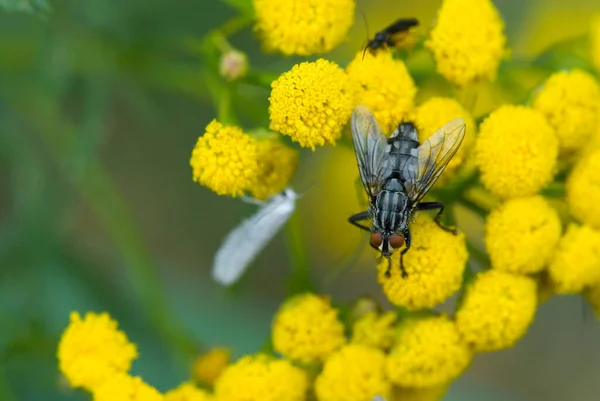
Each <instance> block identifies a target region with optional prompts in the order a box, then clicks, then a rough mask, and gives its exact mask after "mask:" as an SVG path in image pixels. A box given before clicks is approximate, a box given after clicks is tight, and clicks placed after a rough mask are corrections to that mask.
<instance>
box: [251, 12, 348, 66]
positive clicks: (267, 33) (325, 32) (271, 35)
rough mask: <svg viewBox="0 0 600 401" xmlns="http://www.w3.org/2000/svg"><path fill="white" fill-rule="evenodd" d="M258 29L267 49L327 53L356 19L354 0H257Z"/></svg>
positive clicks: (296, 52) (286, 52) (306, 53)
mask: <svg viewBox="0 0 600 401" xmlns="http://www.w3.org/2000/svg"><path fill="white" fill-rule="evenodd" d="M253 3H254V10H255V12H256V26H255V30H256V32H257V33H258V35H259V36H260V37H261V38H262V40H263V45H264V48H265V50H266V51H276V52H280V53H282V54H285V55H288V56H290V55H298V56H309V55H311V54H315V53H327V52H329V51H331V50H332V49H333V48H334V47H335V46H337V45H338V44H339V43H340V42H341V41H342V40H343V39H344V38H345V37H346V35H347V33H348V31H349V30H350V27H351V26H352V22H353V21H354V1H353V0H288V1H277V0H253Z"/></svg>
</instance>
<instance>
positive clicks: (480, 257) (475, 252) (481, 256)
mask: <svg viewBox="0 0 600 401" xmlns="http://www.w3.org/2000/svg"><path fill="white" fill-rule="evenodd" d="M467 250H468V251H469V254H470V255H472V256H473V257H475V259H477V261H478V262H480V263H482V264H483V265H484V267H488V266H490V264H491V262H490V258H489V256H488V255H487V253H485V252H484V251H482V250H481V249H479V248H478V247H477V246H475V244H473V242H471V241H469V240H467Z"/></svg>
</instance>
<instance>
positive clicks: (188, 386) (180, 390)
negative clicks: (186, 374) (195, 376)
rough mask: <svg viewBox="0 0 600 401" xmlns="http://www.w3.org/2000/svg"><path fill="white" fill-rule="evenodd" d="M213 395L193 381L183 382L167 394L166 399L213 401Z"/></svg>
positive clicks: (175, 400)
mask: <svg viewBox="0 0 600 401" xmlns="http://www.w3.org/2000/svg"><path fill="white" fill-rule="evenodd" d="M213 398H214V397H213V396H212V395H211V394H209V393H207V392H206V391H205V390H202V389H199V388H198V387H196V386H194V384H192V383H182V384H181V385H180V386H179V387H177V388H176V389H173V390H171V391H169V392H167V393H166V394H165V400H164V401H212V400H213Z"/></svg>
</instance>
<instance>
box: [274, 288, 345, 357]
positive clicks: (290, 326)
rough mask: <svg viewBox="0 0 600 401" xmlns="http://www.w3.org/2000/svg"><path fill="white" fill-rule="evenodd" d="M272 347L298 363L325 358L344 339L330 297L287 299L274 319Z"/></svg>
mask: <svg viewBox="0 0 600 401" xmlns="http://www.w3.org/2000/svg"><path fill="white" fill-rule="evenodd" d="M272 338H273V347H274V348H275V350H276V351H277V352H280V353H281V354H283V355H285V356H286V357H288V358H290V359H293V360H296V361H300V362H306V363H310V362H316V361H321V360H323V359H324V358H326V357H327V356H328V355H329V354H331V353H332V352H333V351H335V350H336V349H338V348H339V347H341V346H342V345H343V344H344V343H345V342H346V337H345V336H344V326H343V325H342V323H341V322H340V321H339V319H338V312H337V310H335V309H334V308H333V307H332V306H331V304H330V303H329V298H327V297H323V296H319V295H315V294H302V295H297V296H295V297H293V298H291V299H289V300H288V301H286V302H285V303H284V304H283V305H282V306H281V308H280V310H279V312H277V315H276V316H275V319H274V321H273V333H272Z"/></svg>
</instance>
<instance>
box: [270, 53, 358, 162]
mask: <svg viewBox="0 0 600 401" xmlns="http://www.w3.org/2000/svg"><path fill="white" fill-rule="evenodd" d="M271 87H272V90H271V96H270V97H269V102H270V105H269V115H270V116H271V126H270V128H271V129H272V130H275V131H278V132H281V133H282V134H284V135H288V136H290V137H291V138H292V140H293V141H295V142H298V143H299V144H300V145H301V146H303V147H305V148H311V149H312V150H314V149H315V146H323V145H325V144H326V143H330V144H334V143H335V141H336V140H337V139H339V137H340V136H341V134H342V127H343V126H344V124H346V123H347V122H348V120H349V119H350V114H351V113H352V98H351V90H350V82H349V80H348V76H347V75H346V73H345V72H344V70H342V69H341V68H340V67H338V65H337V64H335V63H333V62H330V61H327V60H324V59H319V60H317V61H316V62H314V63H309V62H304V63H300V64H296V65H295V66H294V67H293V68H292V69H291V70H290V71H288V72H286V73H284V74H282V75H281V76H280V77H279V78H277V80H276V81H274V82H273V83H272V84H271Z"/></svg>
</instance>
